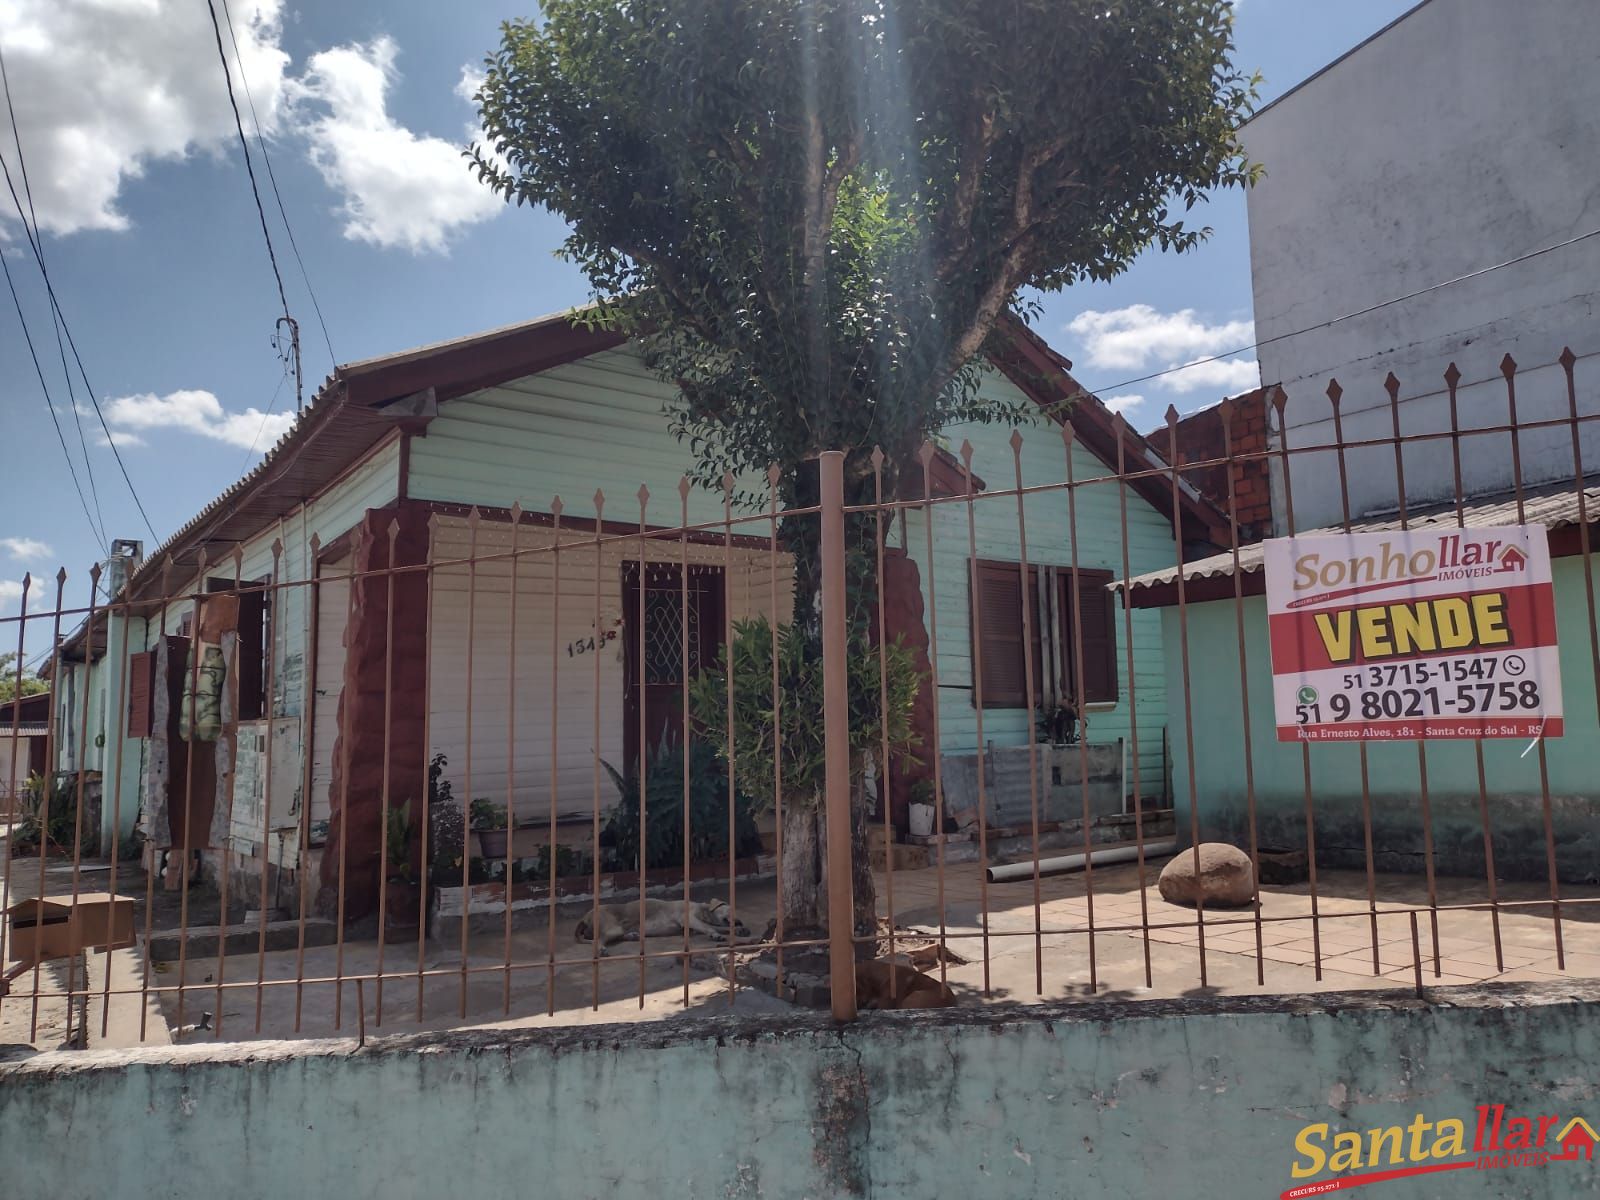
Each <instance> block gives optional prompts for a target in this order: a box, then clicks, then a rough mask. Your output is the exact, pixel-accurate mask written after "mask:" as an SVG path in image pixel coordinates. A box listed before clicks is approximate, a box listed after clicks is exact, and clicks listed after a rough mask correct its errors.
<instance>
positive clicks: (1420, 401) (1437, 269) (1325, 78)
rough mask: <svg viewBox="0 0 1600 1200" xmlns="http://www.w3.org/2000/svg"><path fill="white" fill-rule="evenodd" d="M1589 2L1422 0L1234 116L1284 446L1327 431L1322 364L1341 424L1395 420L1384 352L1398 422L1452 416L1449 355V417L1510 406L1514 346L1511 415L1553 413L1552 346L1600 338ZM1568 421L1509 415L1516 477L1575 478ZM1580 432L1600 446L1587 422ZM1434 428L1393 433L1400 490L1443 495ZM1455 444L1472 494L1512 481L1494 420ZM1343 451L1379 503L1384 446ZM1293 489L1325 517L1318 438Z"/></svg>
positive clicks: (1387, 451)
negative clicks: (1454, 388)
mask: <svg viewBox="0 0 1600 1200" xmlns="http://www.w3.org/2000/svg"><path fill="white" fill-rule="evenodd" d="M1594 16H1595V14H1594V11H1593V7H1592V6H1591V5H1586V4H1573V3H1570V0H1526V2H1524V3H1518V4H1507V3H1504V0H1425V2H1424V3H1422V4H1419V5H1417V6H1416V7H1415V8H1413V9H1412V10H1411V11H1409V12H1408V13H1406V14H1405V15H1404V16H1402V17H1401V18H1400V19H1399V20H1397V21H1395V22H1394V23H1393V24H1391V25H1389V26H1388V27H1387V28H1385V29H1383V30H1382V31H1380V32H1379V33H1377V34H1375V35H1374V36H1373V37H1371V38H1369V39H1368V40H1367V41H1365V42H1363V43H1362V44H1361V45H1360V46H1358V47H1356V48H1355V49H1354V50H1352V51H1350V52H1349V53H1348V54H1346V55H1344V56H1343V57H1342V58H1339V59H1337V60H1336V61H1334V62H1333V63H1330V64H1329V65H1328V66H1327V67H1325V68H1323V69H1322V70H1321V71H1319V72H1317V73H1316V74H1314V75H1312V76H1311V77H1310V78H1309V79H1307V80H1305V81H1304V82H1303V83H1301V84H1300V85H1299V86H1298V87H1295V88H1292V89H1290V90H1289V91H1288V92H1286V93H1285V94H1284V95H1282V96H1280V97H1279V98H1278V99H1276V100H1274V101H1273V102H1272V103H1270V104H1267V105H1265V106H1264V107H1263V108H1262V109H1261V110H1260V111H1259V112H1258V113H1256V114H1255V116H1254V117H1252V118H1251V119H1250V120H1249V121H1248V122H1247V123H1246V124H1245V126H1244V128H1243V130H1242V133H1241V136H1242V139H1243V142H1244V146H1245V148H1246V150H1247V151H1248V153H1249V155H1250V157H1251V158H1252V159H1254V160H1256V161H1258V162H1260V163H1262V164H1263V165H1264V166H1265V168H1266V174H1265V176H1264V178H1263V179H1262V180H1261V181H1260V183H1258V184H1257V185H1256V186H1255V187H1253V188H1251V189H1250V191H1249V196H1248V204H1249V217H1250V261H1251V274H1252V278H1253V282H1254V292H1255V319H1256V326H1255V329H1256V337H1257V338H1258V339H1259V341H1260V343H1261V345H1260V350H1259V355H1260V364H1261V382H1262V383H1263V384H1266V385H1268V386H1270V385H1273V384H1281V385H1282V386H1283V388H1284V390H1285V393H1286V394H1287V405H1286V408H1285V422H1286V425H1287V427H1288V428H1287V437H1288V440H1289V444H1290V445H1291V447H1293V446H1301V447H1304V446H1310V445H1317V444H1323V443H1329V442H1332V441H1333V425H1332V422H1331V419H1330V418H1331V413H1332V410H1331V408H1330V406H1329V403H1328V398H1327V395H1326V389H1327V386H1328V383H1329V381H1330V379H1332V378H1335V377H1337V378H1338V380H1339V381H1340V383H1341V385H1342V386H1343V388H1344V399H1343V404H1342V408H1343V425H1344V437H1345V439H1346V440H1347V441H1361V440H1364V439H1383V438H1389V437H1391V436H1392V434H1393V427H1392V423H1391V416H1390V411H1389V398H1388V395H1387V393H1386V392H1385V391H1384V386H1383V381H1384V377H1385V376H1386V375H1387V374H1388V373H1389V372H1391V371H1392V372H1393V373H1394V375H1395V376H1396V377H1397V378H1398V380H1399V385H1400V387H1399V397H1400V405H1399V409H1400V426H1401V430H1402V431H1403V432H1404V433H1406V434H1413V433H1417V432H1421V431H1437V430H1444V429H1447V428H1449V422H1450V414H1449V404H1448V394H1447V390H1446V387H1445V382H1444V372H1445V368H1446V366H1447V365H1448V364H1449V363H1451V362H1452V361H1453V362H1454V363H1455V364H1456V366H1457V368H1458V369H1459V370H1460V372H1461V376H1462V378H1461V381H1460V384H1459V391H1458V407H1459V412H1460V421H1461V424H1462V426H1463V427H1464V428H1472V427H1478V428H1487V427H1493V426H1504V425H1506V424H1508V421H1509V417H1508V404H1507V393H1506V382H1505V379H1504V377H1503V376H1502V374H1501V366H1500V364H1501V359H1502V357H1503V356H1504V355H1506V354H1508V353H1509V354H1510V355H1511V357H1512V358H1513V359H1514V360H1515V362H1516V363H1517V365H1518V371H1517V377H1516V380H1517V407H1518V417H1519V418H1520V420H1521V421H1522V422H1531V421H1537V420H1542V419H1552V418H1565V417H1566V416H1567V391H1566V384H1565V380H1564V378H1563V374H1562V371H1561V368H1560V367H1559V366H1558V365H1557V362H1558V359H1559V358H1560V355H1561V352H1562V350H1563V348H1566V347H1570V348H1571V350H1572V351H1573V353H1574V354H1576V355H1577V356H1578V357H1579V358H1580V359H1585V358H1588V357H1589V356H1591V355H1594V354H1596V353H1600V320H1597V318H1600V237H1593V236H1589V237H1584V235H1590V234H1593V233H1594V231H1595V230H1596V229H1597V228H1600V220H1597V215H1600V210H1597V209H1596V207H1595V203H1594V202H1595V197H1596V192H1595V186H1596V184H1595V150H1594V140H1595V130H1594V119H1595V117H1594V115H1595V113H1596V112H1597V111H1600V72H1597V71H1596V70H1595V38H1594ZM1575 238H1582V239H1583V240H1577V241H1572V239H1575ZM1569 241H1572V244H1570V245H1564V246H1561V248H1560V249H1553V250H1551V251H1550V252H1549V253H1540V254H1537V255H1535V256H1534V257H1528V258H1526V260H1525V261H1516V262H1513V260H1522V259H1524V258H1525V256H1528V255H1530V254H1533V253H1534V252H1536V251H1542V250H1545V249H1546V248H1549V247H1555V246H1558V245H1561V243H1565V242H1569ZM1502 263H1509V264H1511V265H1507V266H1503V267H1499V269H1495V270H1488V271H1486V272H1485V271H1484V269H1485V268H1490V267H1496V266H1497V264H1502ZM1478 272H1484V273H1482V274H1477V273H1478ZM1352 314H1357V315H1352ZM1583 367H1584V364H1583V363H1582V362H1580V363H1579V368H1578V369H1579V371H1580V372H1581V371H1582V370H1583ZM1594 403H1595V399H1594V393H1593V391H1592V389H1591V390H1590V392H1589V393H1588V395H1586V396H1580V404H1581V405H1582V406H1583V408H1584V410H1585V411H1588V412H1593V411H1594ZM1570 439H1571V434H1570V430H1569V429H1568V428H1564V427H1561V426H1554V427H1550V428H1545V429H1538V430H1526V431H1524V432H1523V433H1522V435H1521V446H1520V451H1521V463H1522V473H1523V479H1524V482H1526V483H1530V484H1532V483H1540V482H1545V481H1548V480H1551V479H1554V478H1556V477H1558V476H1561V475H1563V474H1564V475H1565V477H1567V478H1571V468H1572V445H1571V440H1570ZM1274 445H1277V440H1276V439H1275V441H1274ZM1583 445H1584V455H1585V460H1586V461H1587V462H1588V463H1590V464H1595V463H1597V462H1600V423H1593V422H1592V423H1589V424H1587V425H1586V426H1585V429H1584V435H1583ZM1442 446H1443V443H1432V444H1431V445H1429V444H1422V445H1412V446H1409V447H1408V448H1407V450H1406V454H1405V469H1406V485H1407V490H1408V492H1409V493H1410V499H1411V500H1412V501H1413V502H1415V503H1422V502H1425V501H1430V500H1444V499H1448V498H1450V497H1451V496H1452V495H1453V487H1454V480H1453V467H1452V462H1451V456H1450V455H1449V454H1448V453H1442V452H1434V451H1435V450H1437V449H1439V448H1441V447H1442ZM1461 466H1462V475H1463V485H1464V491H1465V492H1466V494H1468V495H1473V494H1478V493H1486V492H1495V491H1501V490H1506V489H1509V488H1511V487H1512V486H1513V480H1512V456H1511V454H1510V452H1509V442H1508V438H1507V437H1506V435H1504V434H1498V435H1481V436H1476V437H1468V438H1465V439H1463V441H1462V443H1461ZM1349 467H1350V471H1349V480H1350V503H1351V511H1352V515H1354V516H1356V517H1360V516H1362V515H1364V514H1366V513H1369V512H1371V511H1372V510H1374V509H1383V508H1391V509H1392V507H1393V505H1394V486H1395V470H1394V455H1393V451H1392V449H1391V447H1389V446H1376V447H1373V448H1370V449H1357V450H1353V451H1351V453H1350V455H1349ZM1275 474H1276V472H1275ZM1277 485H1278V486H1276V487H1275V490H1274V501H1275V506H1276V512H1277V518H1278V531H1279V532H1282V531H1283V529H1284V517H1285V511H1284V496H1283V492H1282V487H1281V480H1278V481H1277ZM1294 505H1295V516H1296V519H1297V522H1298V523H1299V525H1300V526H1301V527H1302V528H1310V527H1312V526H1318V525H1327V524H1331V523H1333V522H1335V521H1338V520H1339V519H1340V517H1341V502H1340V493H1339V476H1338V472H1337V470H1336V469H1335V466H1334V463H1333V461H1332V457H1331V455H1304V456H1298V457H1297V458H1296V469H1295V476H1294Z"/></svg>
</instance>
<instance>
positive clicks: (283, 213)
mask: <svg viewBox="0 0 1600 1200" xmlns="http://www.w3.org/2000/svg"><path fill="white" fill-rule="evenodd" d="M222 16H223V19H224V20H225V21H226V22H227V24H228V40H229V41H230V42H232V43H233V61H234V62H235V63H237V64H238V66H239V84H240V86H241V87H243V88H244V99H245V103H246V104H247V105H249V108H250V122H251V124H252V125H254V126H255V130H256V146H257V147H258V148H259V149H260V151H261V161H262V162H264V163H265V164H266V165H267V183H268V184H270V185H271V187H272V198H273V199H274V200H275V201H276V202H277V205H278V216H279V217H280V218H282V220H283V231H284V232H285V233H287V234H288V235H289V248H290V249H291V250H293V251H294V261H295V265H296V266H298V267H299V268H300V282H302V283H304V284H305V285H306V295H308V296H310V297H311V308H312V310H313V311H314V312H315V313H316V314H317V324H318V326H320V327H321V329H322V341H323V344H324V345H326V346H327V347H328V358H329V359H330V360H331V361H332V362H334V363H337V362H338V361H339V358H338V355H336V354H335V353H334V352H333V338H331V337H330V336H329V335H328V323H327V321H325V320H323V317H322V305H320V304H319V303H317V293H316V290H315V289H314V288H313V287H312V286H311V276H310V275H309V274H307V273H306V263H305V259H303V258H301V257H300V244H299V243H298V242H297V241H295V237H294V226H292V225H290V224H289V213H288V211H287V210H286V209H285V208H284V206H283V195H282V193H281V192H279V191H278V176H277V174H276V173H275V172H274V171H273V169H272V157H271V156H270V155H269V154H268V153H267V140H266V138H265V137H263V136H262V133H261V118H260V116H259V115H257V113H256V101H255V97H254V96H253V95H251V93H250V80H249V79H247V78H246V77H245V73H244V55H242V54H241V53H239V39H238V37H237V36H236V35H235V34H234V32H233V13H232V12H231V11H230V10H229V8H228V0H222ZM223 66H224V68H226V66H227V63H226V62H224V63H223Z"/></svg>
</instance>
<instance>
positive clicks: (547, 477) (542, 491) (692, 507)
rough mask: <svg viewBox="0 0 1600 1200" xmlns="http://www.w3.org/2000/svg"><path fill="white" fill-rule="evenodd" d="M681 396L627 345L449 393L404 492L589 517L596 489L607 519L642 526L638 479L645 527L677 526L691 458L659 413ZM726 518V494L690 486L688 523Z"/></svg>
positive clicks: (417, 449) (760, 530)
mask: <svg viewBox="0 0 1600 1200" xmlns="http://www.w3.org/2000/svg"><path fill="white" fill-rule="evenodd" d="M675 392H676V389H675V388H674V387H673V386H672V385H671V384H667V383H663V382H662V381H661V380H660V379H658V378H656V376H655V375H654V374H653V373H651V371H650V370H649V369H648V368H646V367H645V365H644V361H643V359H642V358H641V357H640V356H639V353H638V351H637V350H635V349H633V348H632V347H623V348H621V349H617V350H610V351H607V352H605V353H603V354H595V355H591V356H590V357H588V358H585V359H582V360H580V361H578V362H574V363H568V364H566V365H565V366H561V367H554V368H552V369H551V370H548V371H544V372H541V373H540V374H538V375H531V376H528V377H527V378H524V379H517V380H513V381H512V382H511V383H507V384H503V385H501V386H499V387H492V388H485V389H484V390H483V391H481V392H474V393H473V394H472V395H470V396H463V397H461V398H460V399H458V400H451V401H450V402H449V403H447V404H445V405H443V406H442V407H441V408H440V410H439V415H438V416H437V417H435V418H434V419H433V421H431V422H430V423H429V425H428V431H427V436H425V437H419V438H416V439H415V440H413V442H412V443H411V464H410V470H409V473H408V477H407V485H406V490H407V494H408V495H410V496H411V497H412V498H413V499H417V500H443V501H448V502H451V503H456V504H483V505H497V506H500V507H505V508H509V507H510V506H511V505H512V504H513V503H516V502H520V503H521V504H522V507H523V508H525V509H527V510H529V511H530V512H548V511H550V501H551V499H552V498H554V497H555V496H558V495H559V496H560V497H561V501H562V504H563V505H564V508H565V511H566V514H567V516H568V517H570V518H576V519H579V520H590V519H593V517H594V512H595V506H594V494H595V491H596V489H599V490H602V491H604V493H605V516H606V518H607V519H608V520H613V521H623V522H637V521H638V520H639V497H638V492H639V485H640V484H641V483H642V484H644V485H646V486H647V487H648V488H649V489H650V501H649V508H648V512H647V520H648V521H649V523H650V524H652V525H658V526H668V527H670V526H675V525H678V524H679V523H680V522H681V517H682V509H681V507H680V501H679V498H678V482H679V480H681V479H682V478H683V476H684V474H685V473H686V472H688V471H689V470H690V468H691V467H692V466H693V459H692V457H691V455H690V452H689V448H688V446H687V445H685V444H684V443H682V442H679V441H678V440H677V439H676V438H674V437H673V436H672V435H671V434H670V433H669V432H668V431H667V424H666V418H665V417H663V416H662V407H663V405H665V404H666V403H667V401H668V400H670V399H671V398H672V396H673V395H674V394H675ZM761 488H762V490H763V491H764V490H765V488H766V483H765V481H764V480H763V481H762V482H761ZM721 519H722V497H721V495H720V494H713V493H711V492H707V491H704V490H702V489H699V488H696V489H695V490H694V491H692V492H691V493H690V495H689V521H690V523H691V524H696V523H700V522H705V521H720V520H721ZM750 532H753V533H755V534H756V535H758V536H765V535H766V532H767V530H766V528H765V526H764V525H759V524H758V525H755V526H752V527H751V529H750Z"/></svg>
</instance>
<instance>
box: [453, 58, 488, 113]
mask: <svg viewBox="0 0 1600 1200" xmlns="http://www.w3.org/2000/svg"><path fill="white" fill-rule="evenodd" d="M488 78H489V74H488V72H487V71H485V70H484V69H483V68H482V67H479V66H474V65H473V64H472V63H466V64H465V65H464V66H462V68H461V78H460V79H458V80H456V95H458V96H460V97H461V98H462V99H463V100H465V101H466V102H467V103H468V104H470V105H472V106H473V107H474V108H476V107H477V106H478V100H477V96H478V89H479V88H481V87H482V86H483V81H484V80H486V79H488Z"/></svg>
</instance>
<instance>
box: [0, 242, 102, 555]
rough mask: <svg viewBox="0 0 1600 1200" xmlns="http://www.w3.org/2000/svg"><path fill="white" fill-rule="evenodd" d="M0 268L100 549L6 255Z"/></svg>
mask: <svg viewBox="0 0 1600 1200" xmlns="http://www.w3.org/2000/svg"><path fill="white" fill-rule="evenodd" d="M0 268H3V269H4V270H5V276H6V286H7V287H8V288H10V289H11V302H12V303H13V304H15V305H16V306H17V320H18V321H20V322H21V323H22V337H23V340H24V341H26V342H27V343H28V354H29V356H30V357H31V358H32V359H33V369H34V372H35V373H36V374H37V375H38V376H39V386H40V388H42V389H43V390H44V406H45V408H46V409H48V410H49V412H50V423H51V424H52V425H54V426H55V427H56V440H57V441H59V442H60V443H61V453H62V454H64V455H66V459H67V473H68V474H69V475H70V476H72V486H73V489H74V490H75V491H76V492H77V493H78V500H79V502H80V503H81V504H82V505H83V517H84V520H86V521H88V522H89V531H90V532H91V533H93V534H94V535H95V540H96V541H98V542H99V543H100V546H101V548H102V549H104V548H105V547H106V546H108V545H109V544H110V543H109V542H107V541H106V532H105V529H104V528H103V527H102V528H99V529H96V528H95V523H94V516H93V514H91V513H90V512H89V498H88V497H87V496H85V495H84V494H83V484H81V483H79V482H78V471H77V468H75V467H74V466H73V465H72V452H71V451H70V450H68V449H67V438H66V435H65V434H64V433H62V432H61V421H60V419H59V418H57V416H56V406H55V405H54V404H53V403H52V402H51V400H50V385H49V384H47V383H46V382H45V380H44V368H43V367H41V366H40V365H39V355H38V353H37V351H35V350H34V347H33V334H32V333H30V332H29V330H28V319H27V317H25V316H23V313H22V300H21V299H20V298H19V297H18V296H17V285H16V283H15V281H13V280H12V278H11V264H10V263H8V262H6V256H5V255H4V254H0Z"/></svg>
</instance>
